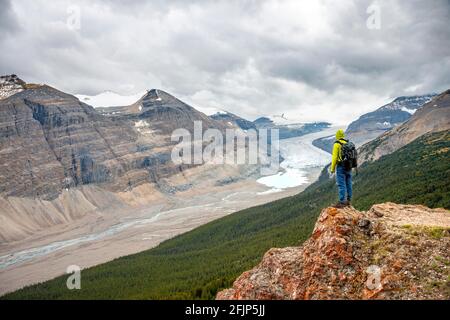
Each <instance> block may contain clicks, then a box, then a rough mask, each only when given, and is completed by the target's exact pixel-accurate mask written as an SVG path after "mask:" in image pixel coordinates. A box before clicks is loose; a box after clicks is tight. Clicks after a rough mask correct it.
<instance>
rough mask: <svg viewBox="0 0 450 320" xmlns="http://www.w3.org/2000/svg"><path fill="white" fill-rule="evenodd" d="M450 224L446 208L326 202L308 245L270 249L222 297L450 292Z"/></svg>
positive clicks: (439, 295)
mask: <svg viewBox="0 0 450 320" xmlns="http://www.w3.org/2000/svg"><path fill="white" fill-rule="evenodd" d="M449 231H450V215H449V212H448V211H447V210H445V209H429V208H426V207H424V206H419V205H417V206H415V205H399V204H394V203H384V204H379V205H374V206H373V207H372V208H371V209H370V210H369V211H367V212H364V211H358V210H356V209H354V208H353V207H347V208H344V209H336V208H332V207H330V208H326V209H324V210H323V211H322V213H321V214H320V216H319V219H318V220H317V222H316V225H315V228H314V231H313V233H312V235H311V237H310V239H309V240H307V241H306V242H305V243H304V244H303V245H302V246H301V247H291V248H284V249H271V250H269V251H268V252H267V253H266V254H265V255H264V258H263V260H262V262H261V263H260V264H259V265H258V266H257V267H255V268H254V269H252V270H250V271H247V272H245V273H243V274H242V275H241V276H240V277H239V278H238V279H237V280H236V281H235V282H234V285H233V288H231V289H227V290H224V291H221V292H219V293H218V295H217V299H232V300H233V299H449V298H450V296H449V292H448V283H447V271H446V264H448V263H449V262H450V261H449V260H448V257H449V248H450V232H449ZM417 266H420V268H417Z"/></svg>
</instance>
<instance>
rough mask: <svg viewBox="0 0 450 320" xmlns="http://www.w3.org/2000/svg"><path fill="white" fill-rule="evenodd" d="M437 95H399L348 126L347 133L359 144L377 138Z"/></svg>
mask: <svg viewBox="0 0 450 320" xmlns="http://www.w3.org/2000/svg"><path fill="white" fill-rule="evenodd" d="M435 96H436V95H434V94H429V95H423V96H411V97H399V98H396V99H395V100H394V101H392V102H391V103H389V104H387V105H384V106H382V107H381V108H379V109H377V110H375V111H373V112H370V113H367V114H365V115H362V116H361V117H360V118H359V119H358V120H356V121H353V122H352V123H350V125H349V126H348V127H347V130H346V134H347V135H348V137H349V138H350V139H351V140H352V141H354V142H355V143H356V145H357V146H360V145H363V144H364V143H366V142H368V141H371V140H373V139H375V138H376V137H378V136H380V135H381V134H383V133H384V132H386V131H388V130H391V129H392V128H394V127H396V126H397V125H399V124H401V123H403V122H405V121H406V120H408V119H409V118H410V117H411V115H413V114H414V113H415V112H416V110H417V109H419V108H420V107H422V106H423V105H424V104H426V103H428V102H430V101H431V100H432V99H433V98H434V97H435Z"/></svg>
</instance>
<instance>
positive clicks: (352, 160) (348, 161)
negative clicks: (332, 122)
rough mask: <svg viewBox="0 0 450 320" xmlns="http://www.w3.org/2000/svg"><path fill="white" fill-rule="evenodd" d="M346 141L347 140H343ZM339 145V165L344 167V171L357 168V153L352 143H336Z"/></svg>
mask: <svg viewBox="0 0 450 320" xmlns="http://www.w3.org/2000/svg"><path fill="white" fill-rule="evenodd" d="M345 141H347V140H345ZM336 143H339V144H340V145H341V157H340V158H341V163H342V164H343V165H344V168H345V170H347V171H348V170H351V169H352V168H356V167H357V166H358V162H357V160H358V152H357V151H356V147H355V145H354V144H353V142H350V141H347V143H342V142H340V141H336Z"/></svg>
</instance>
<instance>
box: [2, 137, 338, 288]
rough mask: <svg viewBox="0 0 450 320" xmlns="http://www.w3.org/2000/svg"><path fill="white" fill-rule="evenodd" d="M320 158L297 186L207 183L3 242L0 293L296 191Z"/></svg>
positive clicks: (302, 140) (302, 141) (291, 164)
mask: <svg viewBox="0 0 450 320" xmlns="http://www.w3.org/2000/svg"><path fill="white" fill-rule="evenodd" d="M332 130H334V129H328V130H324V131H322V132H319V133H314V134H311V135H307V136H303V137H299V138H292V139H288V140H286V142H283V141H282V149H283V144H284V145H285V146H287V147H285V148H284V150H290V152H294V153H295V152H299V150H298V149H293V147H292V146H293V145H299V146H303V147H304V146H305V145H307V146H309V147H312V145H311V142H312V141H313V140H314V139H316V138H318V137H320V136H326V135H329V134H330V132H331V131H332ZM312 148H314V147H312ZM317 150H318V149H317ZM317 150H313V149H310V150H309V151H312V152H317ZM319 151H320V152H322V151H321V150H319ZM320 152H319V154H320ZM283 157H285V158H286V159H287V162H286V163H285V165H284V166H283V165H282V167H284V169H285V170H286V175H290V172H292V171H293V170H294V171H295V172H296V174H297V176H298V174H299V170H298V169H296V168H295V163H296V161H295V154H294V155H292V154H291V155H287V154H285V155H283ZM324 157H325V155H324V154H321V155H320V157H319V158H320V160H319V161H318V163H317V164H314V163H308V165H307V167H304V168H302V170H303V171H301V174H302V175H303V178H304V179H303V181H302V182H303V184H301V185H298V186H294V187H290V188H286V189H279V188H277V187H276V186H277V184H276V183H275V184H274V185H273V186H272V187H268V186H265V185H263V184H261V183H258V182H257V181H256V179H255V177H250V178H247V179H245V180H241V181H238V182H235V183H231V184H227V185H224V186H215V185H213V184H211V185H209V186H202V187H199V188H193V189H190V190H188V191H184V192H179V193H177V194H176V197H175V196H171V197H160V198H159V197H155V199H152V201H151V205H145V206H139V207H137V208H134V209H127V210H125V209H123V208H122V209H115V208H111V210H110V211H109V212H101V213H97V214H89V215H86V216H85V217H83V218H81V219H80V220H77V221H75V222H73V223H71V224H69V225H58V226H54V227H51V228H49V229H46V230H45V231H42V232H38V233H36V234H35V235H33V236H32V237H29V238H27V239H25V240H22V241H17V242H12V243H7V244H2V245H0V295H2V294H5V293H7V292H11V291H14V290H17V289H19V288H21V287H23V286H26V285H30V284H33V283H37V282H42V281H46V280H49V279H51V278H54V277H56V276H58V275H62V274H64V273H65V272H66V269H67V267H69V266H71V265H77V266H79V267H81V268H82V269H83V268H87V267H91V266H94V265H97V264H101V263H104V262H107V261H110V260H113V259H115V258H118V257H121V256H124V255H129V254H133V253H136V252H140V251H143V250H146V249H149V248H152V247H155V246H157V245H158V244H159V243H161V242H162V241H164V240H167V239H169V238H172V237H174V236H176V235H178V234H181V233H184V232H187V231H189V230H191V229H193V228H196V227H198V226H200V225H203V224H205V223H207V222H209V221H212V220H214V219H218V218H220V217H223V216H225V215H228V214H230V213H233V212H236V211H239V210H241V209H244V208H248V207H252V206H256V205H259V204H263V203H267V202H271V201H274V200H276V199H280V198H284V197H288V196H291V195H294V194H297V193H299V192H301V191H302V190H303V189H305V188H306V187H307V186H308V185H309V184H310V183H312V182H313V181H314V180H316V179H317V177H318V175H319V174H320V171H321V169H322V166H323V161H324ZM293 159H294V160H293ZM297 162H298V161H297ZM286 164H287V165H286ZM276 178H277V177H273V179H271V180H270V181H271V182H273V181H274V179H275V181H276ZM285 178H286V177H284V178H283V179H285Z"/></svg>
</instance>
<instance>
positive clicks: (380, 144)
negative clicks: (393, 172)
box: [358, 90, 450, 163]
mask: <svg viewBox="0 0 450 320" xmlns="http://www.w3.org/2000/svg"><path fill="white" fill-rule="evenodd" d="M448 129H450V90H447V91H445V92H443V93H442V94H440V95H438V96H437V97H435V98H434V99H433V100H431V101H430V102H429V103H427V104H425V105H424V106H423V107H421V108H420V109H418V110H417V112H416V113H414V115H413V116H412V117H411V118H410V119H409V120H408V121H407V122H405V123H403V124H402V125H400V126H398V127H396V128H394V129H393V130H391V131H388V132H386V133H385V134H383V135H382V136H380V137H378V138H377V139H375V140H374V141H372V142H370V143H368V144H366V145H364V146H363V147H361V148H360V152H359V155H358V157H359V160H360V161H359V163H363V162H364V161H372V160H376V159H378V158H380V157H381V156H383V155H386V154H389V153H392V152H394V151H395V150H398V149H399V148H401V147H403V146H404V145H406V144H408V143H410V142H411V141H413V140H415V139H417V138H418V137H420V136H421V135H423V134H425V133H428V132H437V131H442V130H448Z"/></svg>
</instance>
